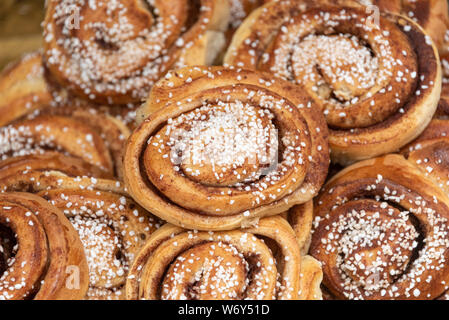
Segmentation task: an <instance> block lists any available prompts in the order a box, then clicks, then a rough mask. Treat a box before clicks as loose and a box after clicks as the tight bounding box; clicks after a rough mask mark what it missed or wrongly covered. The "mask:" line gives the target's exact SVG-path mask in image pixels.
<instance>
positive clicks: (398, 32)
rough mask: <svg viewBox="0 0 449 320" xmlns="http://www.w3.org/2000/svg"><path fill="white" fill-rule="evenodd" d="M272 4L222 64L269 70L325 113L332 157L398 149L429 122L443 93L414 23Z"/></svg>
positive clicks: (431, 49)
mask: <svg viewBox="0 0 449 320" xmlns="http://www.w3.org/2000/svg"><path fill="white" fill-rule="evenodd" d="M299 3H300V1H299V2H298V1H280V2H276V1H275V2H270V3H268V4H266V5H264V6H263V7H261V8H259V9H257V10H256V11H255V12H254V13H253V14H252V15H251V16H250V17H249V18H248V19H247V20H245V22H244V23H243V25H242V26H241V27H240V28H239V30H238V31H237V33H236V35H235V36H234V39H233V41H232V44H231V47H230V48H229V50H228V52H227V55H226V57H225V63H227V64H230V65H235V66H238V67H244V68H250V69H258V70H263V71H269V72H271V73H273V74H275V75H277V76H279V77H282V78H284V79H286V80H289V81H290V82H291V83H293V84H295V85H297V90H301V91H304V92H305V93H307V94H308V95H309V96H310V97H311V98H312V99H313V100H314V102H315V103H316V104H317V105H318V106H319V107H320V108H321V110H322V111H323V113H324V115H325V117H326V119H327V122H328V125H329V127H330V137H329V143H330V148H331V150H332V152H331V157H332V160H334V161H335V162H337V163H341V164H345V165H346V164H348V163H351V162H354V161H356V160H361V159H367V158H371V157H374V156H378V155H381V154H385V153H390V152H393V151H397V150H398V149H399V148H401V147H403V146H404V145H405V144H407V143H409V142H410V141H412V140H413V139H415V138H416V137H417V136H418V135H419V134H420V133H421V132H422V131H423V130H424V129H425V127H426V126H427V125H428V124H429V122H430V120H431V118H432V116H433V114H434V113H435V110H436V107H437V104H438V100H439V96H440V92H441V67H440V63H439V59H438V51H437V49H436V47H435V45H434V44H433V42H432V40H431V38H430V37H429V36H428V35H427V34H426V33H425V32H424V31H423V30H422V29H421V27H419V26H418V25H417V24H416V23H415V22H413V21H411V20H409V19H407V18H405V17H402V16H396V15H393V14H387V13H384V14H382V15H380V16H379V21H378V23H377V22H376V23H374V22H375V21H374V22H373V21H372V19H371V16H370V14H369V13H367V12H365V10H363V9H361V8H356V7H335V6H332V7H323V8H311V9H307V10H303V8H302V7H301V6H300V5H299Z"/></svg>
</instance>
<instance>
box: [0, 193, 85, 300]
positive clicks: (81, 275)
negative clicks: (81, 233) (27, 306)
mask: <svg viewBox="0 0 449 320" xmlns="http://www.w3.org/2000/svg"><path fill="white" fill-rule="evenodd" d="M0 249H1V250H0V274H1V277H0V299H2V300H22V299H36V300H66V299H70V300H79V299H82V298H83V297H84V295H85V294H86V291H87V285H88V272H87V264H86V257H85V255H84V251H83V247H82V244H81V241H80V239H79V238H78V235H77V233H76V231H75V230H74V229H73V227H72V226H71V224H70V223H69V221H68V220H67V218H66V217H64V215H63V214H62V213H61V212H60V211H59V210H58V209H56V208H55V207H53V206H51V205H49V204H48V203H47V202H46V201H45V200H44V199H42V198H40V197H37V196H35V195H31V194H25V193H2V194H0Z"/></svg>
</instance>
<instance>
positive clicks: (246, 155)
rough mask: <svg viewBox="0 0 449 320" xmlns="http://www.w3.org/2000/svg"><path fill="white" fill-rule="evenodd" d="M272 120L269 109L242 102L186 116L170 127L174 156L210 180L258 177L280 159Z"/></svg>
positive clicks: (187, 169) (230, 182) (199, 178)
mask: <svg viewBox="0 0 449 320" xmlns="http://www.w3.org/2000/svg"><path fill="white" fill-rule="evenodd" d="M272 119H273V115H272V113H271V112H270V111H268V110H266V109H265V110H264V109H261V108H257V107H254V106H251V105H243V104H242V103H241V102H239V101H236V102H235V103H231V104H228V105H221V106H220V105H218V106H215V107H213V108H209V107H208V108H206V107H204V108H199V110H197V111H195V112H192V113H189V114H185V115H182V116H180V117H179V118H177V119H175V120H174V121H173V123H172V124H170V125H169V126H168V127H167V130H168V131H172V132H173V134H172V136H171V139H170V141H169V142H168V145H169V147H170V148H171V161H172V163H173V164H174V165H180V166H181V168H182V170H183V172H184V173H185V174H186V175H187V176H189V177H190V178H191V179H194V180H197V181H200V182H202V183H207V184H210V185H225V186H226V185H233V184H236V183H238V182H242V181H245V182H249V181H255V180H258V179H259V177H260V176H261V174H262V173H264V171H267V170H266V169H267V168H269V167H270V166H271V165H272V164H274V162H275V161H276V160H277V153H278V141H277V130H276V128H275V126H274V125H273V123H272ZM261 166H262V168H261Z"/></svg>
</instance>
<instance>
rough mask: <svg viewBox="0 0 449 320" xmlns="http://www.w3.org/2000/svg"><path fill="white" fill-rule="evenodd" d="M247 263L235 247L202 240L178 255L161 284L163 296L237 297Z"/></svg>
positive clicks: (245, 282) (241, 290)
mask: <svg viewBox="0 0 449 320" xmlns="http://www.w3.org/2000/svg"><path fill="white" fill-rule="evenodd" d="M248 273H249V265H248V263H247V262H246V260H245V258H244V257H243V255H242V254H241V253H239V251H238V250H237V248H235V247H234V246H232V245H229V244H226V243H222V242H218V243H205V244H202V245H199V246H196V247H194V248H192V249H189V250H187V251H185V252H184V253H182V254H181V255H179V256H178V257H177V258H176V260H175V262H174V263H173V264H172V265H171V266H170V268H169V270H168V272H167V274H166V276H165V279H164V281H163V284H162V288H163V289H162V296H161V298H162V299H164V300H172V299H188V300H216V299H220V300H222V299H239V298H240V297H242V296H243V293H244V292H245V290H246V288H247V286H248V283H249V279H248V277H247V274H248Z"/></svg>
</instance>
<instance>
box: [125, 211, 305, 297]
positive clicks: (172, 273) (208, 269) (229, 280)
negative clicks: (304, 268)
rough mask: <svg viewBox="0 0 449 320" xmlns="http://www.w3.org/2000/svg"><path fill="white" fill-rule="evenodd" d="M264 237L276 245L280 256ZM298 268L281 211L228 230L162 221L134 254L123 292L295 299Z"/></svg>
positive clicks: (292, 240)
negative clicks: (199, 228)
mask: <svg viewBox="0 0 449 320" xmlns="http://www.w3.org/2000/svg"><path fill="white" fill-rule="evenodd" d="M264 239H265V241H264ZM267 241H271V245H274V246H276V247H277V248H278V251H279V256H278V257H277V256H275V255H274V254H273V252H272V250H270V247H269V246H268V244H267V243H266V242H267ZM300 268H301V257H300V254H299V247H298V243H297V241H296V239H295V235H294V232H293V230H292V229H291V227H290V226H289V225H288V223H287V222H286V221H285V220H284V219H283V218H281V217H272V218H266V219H261V220H260V221H259V223H258V225H257V226H256V227H253V228H250V229H244V230H235V231H226V232H196V231H187V230H183V229H181V228H179V227H175V226H172V225H165V226H163V227H162V228H160V229H159V230H158V231H156V232H155V233H154V234H153V236H152V237H151V238H150V240H149V241H148V242H147V243H146V245H145V246H144V247H143V248H142V250H141V251H140V252H139V254H138V255H137V257H136V259H135V260H134V263H133V265H132V267H131V269H130V272H129V274H128V278H127V282H126V296H127V298H128V299H130V300H136V299H145V300H159V299H160V300H174V299H185V300H224V299H225V300H236V299H256V300H270V299H280V300H294V299H298V293H299V283H300V282H299V273H300ZM278 281H279V282H278Z"/></svg>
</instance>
